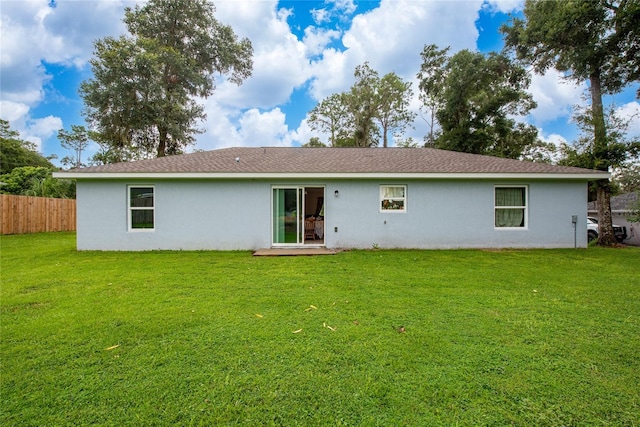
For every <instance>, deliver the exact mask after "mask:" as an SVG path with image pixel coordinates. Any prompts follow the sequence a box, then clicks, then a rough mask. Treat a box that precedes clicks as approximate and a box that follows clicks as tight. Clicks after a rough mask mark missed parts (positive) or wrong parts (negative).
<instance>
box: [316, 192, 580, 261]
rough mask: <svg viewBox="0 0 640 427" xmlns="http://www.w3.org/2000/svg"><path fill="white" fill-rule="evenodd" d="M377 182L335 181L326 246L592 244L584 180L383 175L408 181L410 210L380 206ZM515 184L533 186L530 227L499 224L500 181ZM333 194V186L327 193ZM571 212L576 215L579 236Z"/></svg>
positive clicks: (429, 247) (486, 246) (518, 246)
mask: <svg viewBox="0 0 640 427" xmlns="http://www.w3.org/2000/svg"><path fill="white" fill-rule="evenodd" d="M379 184H380V183H377V182H342V183H337V184H336V189H338V190H339V192H340V195H339V197H338V198H337V199H335V200H334V206H332V207H331V208H330V209H329V210H328V211H327V218H326V222H327V224H328V227H327V230H326V240H325V241H326V244H327V246H330V247H357V248H371V247H372V246H373V245H376V246H379V247H381V248H400V247H405V248H425V249H446V248H504V247H510V248H511V247H513V248H534V247H542V248H559V247H568V248H572V247H574V244H575V246H577V247H586V245H587V230H586V228H587V226H586V216H587V211H586V202H587V186H586V183H585V182H548V181H538V182H533V183H524V182H514V181H489V180H487V181H454V180H451V181H417V182H411V181H396V182H384V183H383V184H406V185H407V209H406V213H398V212H380V210H379V204H380V201H379ZM510 184H515V185H527V186H528V196H529V203H528V207H529V209H528V227H527V229H526V230H506V229H495V228H494V187H495V185H510ZM332 195H333V190H332V189H331V188H330V187H328V188H327V199H328V200H331V199H332V198H333V196H332ZM572 215H577V216H578V223H577V228H576V229H575V236H574V226H573V224H572ZM334 227H338V232H335V231H334ZM574 237H575V243H574Z"/></svg>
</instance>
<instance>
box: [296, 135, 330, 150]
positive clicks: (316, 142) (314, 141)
mask: <svg viewBox="0 0 640 427" xmlns="http://www.w3.org/2000/svg"><path fill="white" fill-rule="evenodd" d="M302 146H303V147H305V148H321V147H326V145H324V144H323V143H322V141H320V138H318V137H317V136H313V137H311V139H309V142H307V143H306V144H302Z"/></svg>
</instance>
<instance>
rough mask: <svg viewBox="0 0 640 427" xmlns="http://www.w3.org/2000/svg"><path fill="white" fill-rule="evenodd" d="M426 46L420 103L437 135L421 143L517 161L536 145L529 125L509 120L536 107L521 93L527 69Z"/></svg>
mask: <svg viewBox="0 0 640 427" xmlns="http://www.w3.org/2000/svg"><path fill="white" fill-rule="evenodd" d="M446 52H447V49H442V50H438V49H437V47H435V46H434V45H431V46H425V48H424V50H423V52H422V58H423V63H422V66H421V69H420V71H419V72H418V75H417V77H418V79H419V80H420V86H419V87H420V92H421V93H420V99H421V100H422V101H423V103H424V108H425V109H427V110H429V111H430V112H431V116H432V118H433V117H434V116H435V118H436V119H437V121H438V124H439V126H440V133H439V135H437V137H436V134H435V132H434V131H433V127H434V124H433V123H432V125H431V126H432V129H431V131H430V135H428V136H427V137H426V138H425V139H426V140H427V143H428V144H430V145H434V146H436V147H438V148H442V149H446V150H453V151H463V152H467V153H475V154H488V155H494V156H498V157H506V158H512V159H517V158H520V157H521V156H522V155H523V153H525V152H527V151H528V150H530V149H531V147H533V146H536V145H537V143H538V139H537V131H536V129H535V128H534V127H533V126H531V125H526V124H524V123H516V121H515V120H514V119H513V118H512V116H522V115H526V114H527V113H528V112H529V111H530V110H531V109H533V108H535V106H536V104H535V102H534V101H533V99H532V97H531V95H530V94H528V93H527V92H526V89H527V88H528V86H529V83H530V78H529V75H528V74H527V72H526V70H525V69H524V68H522V67H521V66H519V65H517V64H516V63H514V62H513V61H511V60H510V59H509V58H508V57H507V56H506V55H500V54H497V53H493V52H492V53H489V54H488V55H484V54H482V53H479V52H471V51H469V50H462V51H460V52H458V53H456V54H455V55H453V56H451V57H448V58H447V57H446Z"/></svg>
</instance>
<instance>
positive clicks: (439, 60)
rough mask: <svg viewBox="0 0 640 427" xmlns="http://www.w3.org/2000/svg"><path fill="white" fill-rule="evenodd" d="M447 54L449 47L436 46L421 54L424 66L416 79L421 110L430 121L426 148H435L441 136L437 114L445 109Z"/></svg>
mask: <svg viewBox="0 0 640 427" xmlns="http://www.w3.org/2000/svg"><path fill="white" fill-rule="evenodd" d="M447 52H449V46H447V47H446V48H444V49H438V46H436V45H434V44H432V45H427V46H425V47H424V48H423V49H422V52H420V56H421V57H422V64H421V65H420V71H419V72H418V74H417V76H416V77H417V78H418V81H419V82H420V83H419V86H418V88H419V90H420V94H419V97H420V102H421V104H422V106H421V110H424V111H425V112H426V113H427V114H428V119H425V121H426V122H427V125H428V126H429V133H428V134H427V135H426V136H425V138H424V139H425V145H426V146H435V144H436V140H437V138H438V137H439V136H440V133H439V132H438V131H437V130H436V112H437V111H439V110H440V109H441V108H443V100H444V88H445V86H444V84H445V78H446V75H447V71H446V68H445V66H446V65H447V60H448V57H447Z"/></svg>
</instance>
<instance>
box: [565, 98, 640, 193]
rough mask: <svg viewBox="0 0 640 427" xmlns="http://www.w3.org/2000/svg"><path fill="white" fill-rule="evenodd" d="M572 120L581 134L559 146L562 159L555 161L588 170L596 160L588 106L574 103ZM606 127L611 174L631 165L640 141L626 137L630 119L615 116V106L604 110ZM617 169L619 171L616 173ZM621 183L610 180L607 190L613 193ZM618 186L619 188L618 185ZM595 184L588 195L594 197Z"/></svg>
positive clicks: (592, 125)
mask: <svg viewBox="0 0 640 427" xmlns="http://www.w3.org/2000/svg"><path fill="white" fill-rule="evenodd" d="M574 109H575V113H574V115H573V121H574V122H575V123H577V125H578V127H579V129H580V131H581V135H580V136H579V138H578V139H577V140H576V141H574V142H573V143H572V144H562V145H561V146H560V154H561V158H560V161H559V162H558V163H560V164H563V165H569V166H578V167H582V168H587V169H597V165H598V161H599V160H598V159H597V158H596V156H595V155H594V151H595V147H594V145H595V141H594V139H593V132H594V130H593V128H594V123H593V120H592V115H591V109H590V108H589V107H584V106H575V107H574ZM605 126H606V128H607V147H608V150H609V152H608V154H607V157H608V159H609V163H610V168H611V171H612V173H613V175H614V177H615V176H616V175H619V174H620V171H621V170H623V168H627V167H632V166H633V164H634V162H633V160H634V157H633V156H635V155H637V154H638V152H640V141H638V140H635V139H630V138H628V137H627V133H628V129H629V120H626V119H622V118H620V117H618V116H617V115H616V112H615V107H614V106H611V107H609V108H608V109H606V111H605ZM616 172H618V173H617V174H616ZM619 184H620V182H619V181H617V180H615V179H614V181H612V182H611V183H609V190H610V191H611V192H612V194H613V193H615V192H616V190H617V188H618V186H619ZM620 189H621V187H620ZM597 191H598V185H597V183H596V186H595V188H590V198H591V199H593V198H594V197H591V196H592V194H595V196H596V198H597Z"/></svg>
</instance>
